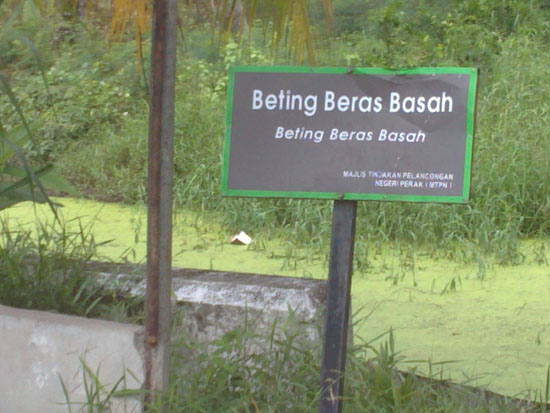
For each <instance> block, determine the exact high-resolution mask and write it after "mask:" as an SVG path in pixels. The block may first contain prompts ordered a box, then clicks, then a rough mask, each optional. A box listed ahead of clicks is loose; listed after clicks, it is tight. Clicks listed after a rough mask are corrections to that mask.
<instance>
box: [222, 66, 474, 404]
mask: <svg viewBox="0 0 550 413" xmlns="http://www.w3.org/2000/svg"><path fill="white" fill-rule="evenodd" d="M477 75H478V71H477V69H474V68H459V67H450V68H443V67H440V68H412V69H404V70H389V69H383V68H353V69H349V68H308V67H293V68H292V67H281V66H273V67H251V66H242V67H235V68H232V69H231V71H230V73H229V89H228V100H227V129H226V135H225V147H224V165H223V176H222V193H223V195H225V196H244V197H281V198H314V199H327V200H335V201H334V212H333V223H332V239H331V251H330V266H329V280H328V299H327V308H326V312H327V313H326V324H325V331H324V347H323V360H322V366H321V396H320V403H319V412H321V413H340V412H341V411H342V406H343V393H344V379H343V377H344V371H345V364H346V347H347V339H348V328H349V323H350V320H349V318H350V314H349V312H350V290H351V276H352V263H353V247H354V240H355V221H356V213H357V201H358V200H371V201H404V202H439V203H466V202H468V199H469V196H470V176H471V160H472V149H473V132H474V108H475V94H476V85H477Z"/></svg>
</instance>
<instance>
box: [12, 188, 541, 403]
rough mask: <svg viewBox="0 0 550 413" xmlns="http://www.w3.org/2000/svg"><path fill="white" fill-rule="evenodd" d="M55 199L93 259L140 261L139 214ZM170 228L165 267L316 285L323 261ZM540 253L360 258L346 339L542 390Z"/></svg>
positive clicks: (482, 379)
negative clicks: (511, 259)
mask: <svg viewBox="0 0 550 413" xmlns="http://www.w3.org/2000/svg"><path fill="white" fill-rule="evenodd" d="M58 201H60V202H61V203H63V204H64V208H61V209H60V217H61V219H62V221H63V222H64V223H65V225H66V226H67V227H68V228H74V230H75V231H76V230H80V229H79V228H80V225H81V226H82V228H84V230H86V231H90V232H91V233H93V235H94V237H95V240H96V242H98V243H102V242H104V241H109V242H107V243H105V244H102V245H100V246H99V247H98V256H99V258H100V259H101V258H108V259H112V260H115V261H125V260H127V261H131V262H143V261H144V257H145V251H146V208H145V207H143V206H127V205H120V204H103V203H96V202H92V201H86V200H76V199H59V200H58ZM2 219H3V220H4V222H5V223H7V225H8V226H9V228H10V229H12V230H14V229H16V228H19V227H21V226H23V227H29V226H30V227H32V226H34V225H35V223H36V220H39V221H41V222H50V223H51V222H52V221H53V217H52V214H51V211H49V209H48V207H47V206H34V205H32V204H30V203H24V204H19V205H16V206H15V207H12V208H10V209H9V210H7V211H4V212H3V213H2ZM174 221H175V225H174V239H173V255H174V257H173V264H174V266H177V267H186V268H199V269H215V270H224V271H239V272H250V273H260V274H278V275H292V276H300V277H315V278H321V279H322V278H325V277H326V273H327V264H326V263H325V262H324V260H323V259H317V260H312V259H306V258H303V257H305V256H307V254H302V253H301V252H300V251H297V252H296V251H295V253H293V254H292V255H289V253H288V249H287V248H285V246H284V245H281V243H280V242H279V243H278V242H277V240H273V241H267V242H260V243H253V244H251V245H250V246H248V247H247V246H242V245H230V244H229V243H228V237H227V236H226V235H224V234H223V233H222V231H221V230H220V228H217V227H216V226H215V224H213V223H211V222H206V221H204V220H202V219H200V218H198V217H196V216H194V215H193V214H191V213H186V212H180V213H178V215H177V217H176V219H175V220H174ZM242 229H244V230H246V228H242ZM250 235H251V236H252V238H254V236H255V234H250ZM549 247H550V243H549V241H548V240H529V241H524V242H523V243H522V253H523V254H524V255H525V260H524V262H523V263H522V264H520V265H515V266H499V265H496V264H493V263H492V261H491V259H490V258H487V259H480V260H479V261H478V262H476V263H475V264H462V263H459V262H456V261H450V260H446V259H433V258H430V257H428V256H427V255H423V254H422V251H410V250H409V251H408V252H407V254H403V251H399V250H396V249H393V248H391V247H390V246H389V245H387V246H384V248H383V250H382V251H380V250H379V251H378V253H372V254H370V255H371V256H369V261H370V263H369V270H368V271H367V272H366V273H356V274H354V279H353V285H352V297H353V306H354V308H353V311H354V312H355V313H356V315H355V323H356V325H355V334H356V336H357V337H358V339H361V340H366V341H369V340H371V339H372V338H374V337H378V336H380V335H382V334H383V333H384V332H386V331H388V329H389V328H390V327H391V328H392V329H393V331H394V334H395V337H396V342H395V345H396V350H397V351H398V352H399V355H400V356H403V358H404V359H403V361H402V365H403V367H404V368H405V367H413V366H417V369H418V371H420V372H423V373H426V374H429V373H430V372H431V373H432V374H434V373H439V374H440V375H441V376H442V377H443V378H449V377H451V378H452V379H453V380H454V381H456V382H460V383H468V384H470V385H481V386H486V387H487V388H489V389H490V390H493V391H496V392H499V393H502V394H506V395H512V396H524V397H527V396H528V393H527V392H529V391H531V394H530V395H531V397H532V396H534V392H535V391H537V392H541V391H542V392H544V387H545V384H546V372H547V368H548V366H549V365H550V266H549V261H550V251H548V248H549ZM547 255H548V256H547ZM384 339H385V337H382V338H381V339H379V340H378V341H380V340H384ZM373 344H374V345H375V346H378V343H377V342H373Z"/></svg>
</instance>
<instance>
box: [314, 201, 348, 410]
mask: <svg viewBox="0 0 550 413" xmlns="http://www.w3.org/2000/svg"><path fill="white" fill-rule="evenodd" d="M356 216H357V201H334V209H333V215H332V238H331V245H330V264H329V278H328V292H327V308H326V320H325V330H324V345H323V360H322V364H321V398H320V401H319V412H320V413H340V412H342V406H343V395H344V378H343V374H344V371H345V367H346V348H347V339H348V328H349V311H350V302H351V294H350V292H351V274H352V264H353V247H354V242H355V220H356Z"/></svg>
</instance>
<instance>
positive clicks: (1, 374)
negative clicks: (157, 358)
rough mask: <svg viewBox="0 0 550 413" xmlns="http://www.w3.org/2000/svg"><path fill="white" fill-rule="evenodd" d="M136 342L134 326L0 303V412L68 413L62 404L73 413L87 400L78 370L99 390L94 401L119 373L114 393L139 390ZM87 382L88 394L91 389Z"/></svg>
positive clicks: (126, 406)
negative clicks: (86, 367) (117, 390)
mask: <svg viewBox="0 0 550 413" xmlns="http://www.w3.org/2000/svg"><path fill="white" fill-rule="evenodd" d="M142 341H143V328H142V327H140V326H134V325H125V324H120V323H112V322H108V321H102V320H90V319H86V318H82V317H73V316H66V315H61V314H53V313H48V312H43V311H30V310H20V309H15V308H11V307H6V306H1V305H0V412H2V413H4V412H6V413H17V412H21V413H31V412H41V413H42V412H44V413H46V412H68V411H69V408H68V406H67V401H70V402H71V409H72V411H79V410H80V409H81V408H82V407H84V406H83V404H82V403H84V402H86V400H87V396H86V386H85V385H84V380H83V374H85V371H84V370H85V367H84V366H88V367H89V368H90V369H91V370H92V372H93V373H94V374H97V376H98V378H99V382H100V383H101V384H102V385H103V386H105V388H104V391H102V392H100V400H105V399H106V395H107V393H108V392H109V391H111V389H112V388H113V387H114V386H115V385H116V384H117V382H118V381H119V380H120V378H121V377H122V375H123V373H124V372H126V374H125V377H126V382H124V383H119V385H118V387H117V389H119V390H122V389H123V388H127V389H139V388H140V387H141V383H142V382H143V379H144V366H143V361H142ZM130 372H131V373H130ZM87 378H88V380H89V381H88V391H90V389H91V388H92V387H91V386H93V388H94V389H97V386H96V385H95V383H94V382H93V379H92V378H91V377H90V375H88V376H87ZM62 382H63V384H64V385H65V387H66V390H67V392H68V396H69V400H67V397H66V396H65V393H64V391H63V386H62ZM110 406H111V407H112V409H113V411H116V412H124V411H141V403H140V402H139V401H138V400H136V399H113V400H112V403H111V404H110ZM85 411H87V410H85Z"/></svg>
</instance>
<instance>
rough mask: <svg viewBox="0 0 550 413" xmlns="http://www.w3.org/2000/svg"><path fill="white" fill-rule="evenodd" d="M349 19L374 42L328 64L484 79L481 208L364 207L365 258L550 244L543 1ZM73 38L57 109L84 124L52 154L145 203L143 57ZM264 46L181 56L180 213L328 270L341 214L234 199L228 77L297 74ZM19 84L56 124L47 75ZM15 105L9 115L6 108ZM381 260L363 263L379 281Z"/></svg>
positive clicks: (100, 194) (197, 32)
mask: <svg viewBox="0 0 550 413" xmlns="http://www.w3.org/2000/svg"><path fill="white" fill-rule="evenodd" d="M335 7H336V8H335V10H340V9H342V8H356V9H357V10H358V13H359V14H358V15H357V16H356V17H354V16H353V14H351V15H346V16H347V17H346V19H354V18H355V20H357V21H356V22H355V23H361V22H362V23H361V24H354V25H351V26H349V27H352V26H353V27H356V26H357V27H362V29H360V30H359V29H358V30H356V31H350V30H349V29H348V28H347V26H346V27H340V28H339V29H337V30H339V32H338V36H337V37H336V36H335V37H333V38H325V39H324V40H322V41H319V42H318V44H317V47H318V60H319V62H320V64H323V65H339V66H342V65H364V66H383V67H404V66H407V67H408V66H442V65H462V66H465V65H468V66H476V67H480V68H481V77H480V88H479V96H478V109H477V129H476V135H475V142H474V155H473V167H472V171H473V178H472V197H471V202H470V203H469V204H468V205H441V204H411V203H409V204H405V203H383V202H361V203H360V205H359V211H358V225H357V231H358V234H357V240H358V241H357V242H358V244H357V248H358V249H360V250H363V251H368V250H370V251H373V248H378V246H377V245H378V244H376V243H380V242H394V243H398V244H400V245H405V244H409V245H414V246H416V247H419V246H421V247H422V248H423V249H425V250H427V252H428V253H430V254H432V255H434V256H440V255H445V256H447V257H450V258H453V259H457V260H460V261H475V260H478V259H479V257H480V256H481V255H484V254H492V255H493V256H494V257H495V259H496V261H497V262H499V263H503V264H516V263H520V262H521V261H522V260H523V258H524V257H523V255H522V254H521V252H520V251H519V248H518V240H519V239H521V238H522V237H530V236H546V235H548V234H549V233H550V224H549V223H550V219H549V218H550V198H549V197H548V193H550V192H549V189H550V187H549V186H550V179H549V178H550V169H549V168H548V167H547V161H546V160H547V159H548V155H549V154H550V140H549V139H547V137H546V135H545V131H547V130H549V129H550V114H549V113H548V112H549V108H550V106H549V105H548V104H547V102H546V97H547V96H548V95H549V92H550V90H549V88H550V86H549V85H548V82H547V81H546V79H547V78H548V75H549V73H548V72H549V70H548V65H547V63H546V62H548V60H549V59H550V53H549V52H548V51H547V44H548V39H549V38H550V27H549V26H548V24H547V21H548V17H549V13H550V11H549V10H548V8H547V7H546V6H545V5H544V3H543V2H539V1H533V2H528V3H526V2H511V3H510V4H508V7H506V8H504V9H503V8H502V7H501V5H500V3H499V2H492V1H488V2H483V4H480V3H479V2H476V1H473V0H472V1H467V2H459V1H452V2H434V3H433V4H431V5H427V4H425V3H424V2H421V3H418V4H416V3H415V4H414V5H413V4H412V3H411V4H402V3H400V2H391V3H389V4H386V5H380V4H378V3H377V2H372V3H371V4H370V5H369V7H368V8H367V9H364V8H361V7H359V5H357V4H356V3H353V4H351V3H350V4H347V5H345V7H344V5H343V4H340V2H335ZM336 21H339V20H338V18H337V19H336ZM365 22H366V23H368V24H366V23H365ZM364 23H365V24H364ZM27 24H30V23H27ZM72 30H73V32H74V36H75V39H77V41H73V43H72V44H69V43H68V42H66V43H63V44H62V45H61V47H60V49H59V51H58V52H57V53H58V55H57V59H54V60H55V64H54V65H53V66H52V69H51V70H50V72H49V74H48V75H49V76H50V77H51V78H52V85H51V86H50V88H51V93H52V95H53V96H54V97H56V96H58V97H61V96H63V93H65V92H68V91H72V92H71V93H72V95H70V96H71V98H70V99H71V100H70V101H68V102H71V103H70V104H61V105H59V103H58V106H57V107H58V111H59V117H60V118H61V119H64V118H66V117H67V118H70V119H73V120H74V122H73V121H71V122H62V123H61V125H60V126H61V128H58V129H55V128H54V127H53V126H48V127H46V128H45V136H46V139H45V140H44V142H42V143H41V145H42V146H41V147H42V148H44V153H46V154H47V155H48V156H49V157H51V158H52V159H56V160H57V164H58V166H59V168H60V169H61V171H62V172H63V173H64V174H65V175H66V176H67V177H69V178H70V179H71V180H72V182H74V183H75V184H77V185H78V186H79V188H80V189H81V191H82V192H83V193H84V194H86V196H89V197H94V198H99V199H108V200H117V201H124V202H130V203H131V202H143V201H144V200H145V193H146V191H145V187H146V185H145V184H146V183H145V180H146V170H145V165H146V160H147V130H148V127H147V122H148V119H147V118H148V109H147V104H146V94H145V92H144V89H143V88H142V87H140V86H139V84H140V81H141V80H140V79H141V78H140V76H136V74H135V73H134V75H133V80H131V79H132V76H131V67H132V65H131V64H130V65H129V64H128V62H131V59H129V53H130V51H131V50H132V47H133V45H132V44H129V45H128V47H126V46H125V45H117V46H116V47H112V48H111V49H105V48H104V45H102V42H101V41H100V40H99V39H98V37H97V36H95V35H94V34H93V32H90V33H91V34H90V33H88V32H86V31H85V30H82V28H79V27H73V28H72ZM262 37H263V36H262V31H261V30H260V29H258V30H253V31H252V32H251V34H250V36H249V37H248V41H246V42H245V43H244V44H243V46H242V48H241V49H237V48H236V47H235V44H234V43H232V42H230V43H229V44H228V46H227V47H226V48H225V49H223V50H221V51H220V50H218V49H217V48H216V47H215V45H213V43H212V42H211V41H210V40H209V39H210V37H209V36H208V31H207V30H205V29H204V28H203V27H201V26H200V25H196V26H194V28H193V29H189V31H188V33H187V35H186V37H185V40H184V41H183V42H181V43H180V50H179V55H180V59H179V60H178V74H177V79H176V114H175V159H174V165H175V176H174V197H175V203H176V205H177V206H178V207H183V208H189V209H192V210H194V211H196V212H197V213H198V214H205V215H208V217H209V219H216V220H218V221H219V222H220V223H222V224H223V227H224V228H226V229H227V231H228V232H233V231H236V230H246V231H248V232H250V233H252V234H253V235H254V237H255V238H259V239H260V240H261V239H262V238H263V237H265V238H272V237H279V238H281V240H282V241H283V243H285V244H287V245H289V248H294V247H304V248H305V249H306V250H308V251H310V253H311V256H312V257H313V256H316V257H319V256H320V257H323V255H324V251H326V245H327V242H328V238H329V231H330V220H331V205H330V203H329V202H326V201H315V200H285V199H235V198H231V199H229V198H225V199H224V198H222V197H221V195H220V177H221V162H222V146H223V133H224V128H225V125H224V110H225V93H226V86H227V67H228V66H229V65H230V64H234V63H242V64H266V63H267V64H269V63H278V64H280V63H288V62H289V61H288V60H287V57H285V54H284V53H279V54H276V55H277V56H278V57H277V59H276V60H274V58H273V56H274V55H272V54H271V53H270V52H269V51H268V50H267V49H266V47H265V46H263V45H262ZM205 39H206V40H205ZM144 42H145V43H144V44H145V45H148V40H147V39H145V40H144ZM14 50H15V49H14V47H11V48H9V51H10V52H12V54H13V56H12V57H11V60H10V62H11V63H10V64H11V65H12V66H13V65H15V67H17V64H18V60H17V54H16V53H15V51H14ZM14 77H15V78H16V79H15V80H17V79H19V80H20V84H19V89H18V90H21V91H24V93H23V96H28V97H29V99H27V100H25V99H22V100H24V102H23V103H24V104H25V105H27V106H25V107H26V108H27V110H28V111H29V112H31V114H30V115H29V117H31V118H36V119H46V120H50V119H52V112H51V111H50V110H49V107H48V105H42V106H40V107H33V106H32V105H31V104H30V97H31V96H38V95H40V93H38V91H37V90H38V87H37V86H36V85H38V84H39V81H40V79H39V77H38V75H37V74H32V73H30V74H29V73H25V78H24V82H23V78H22V77H21V78H19V77H17V76H15V75H14ZM33 85H34V86H33ZM75 91H76V92H75ZM1 99H2V98H1V97H0V107H2V105H5V103H3V101H2V100H1ZM59 100H60V101H61V98H60V99H59ZM74 111H76V115H78V116H76V117H75V116H73V115H74V113H72V112H74ZM8 115H10V114H9V113H8ZM10 116H11V115H10ZM10 116H8V117H7V118H6V119H7V121H6V122H7V123H9V119H11V117H10ZM47 125H50V124H49V123H48V124H47ZM58 126H59V125H58ZM107 148H108V149H107ZM396 245H397V244H396ZM367 261H368V260H363V262H362V263H360V262H358V263H357V264H359V265H363V266H364V267H365V268H367V267H368V262H367Z"/></svg>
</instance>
